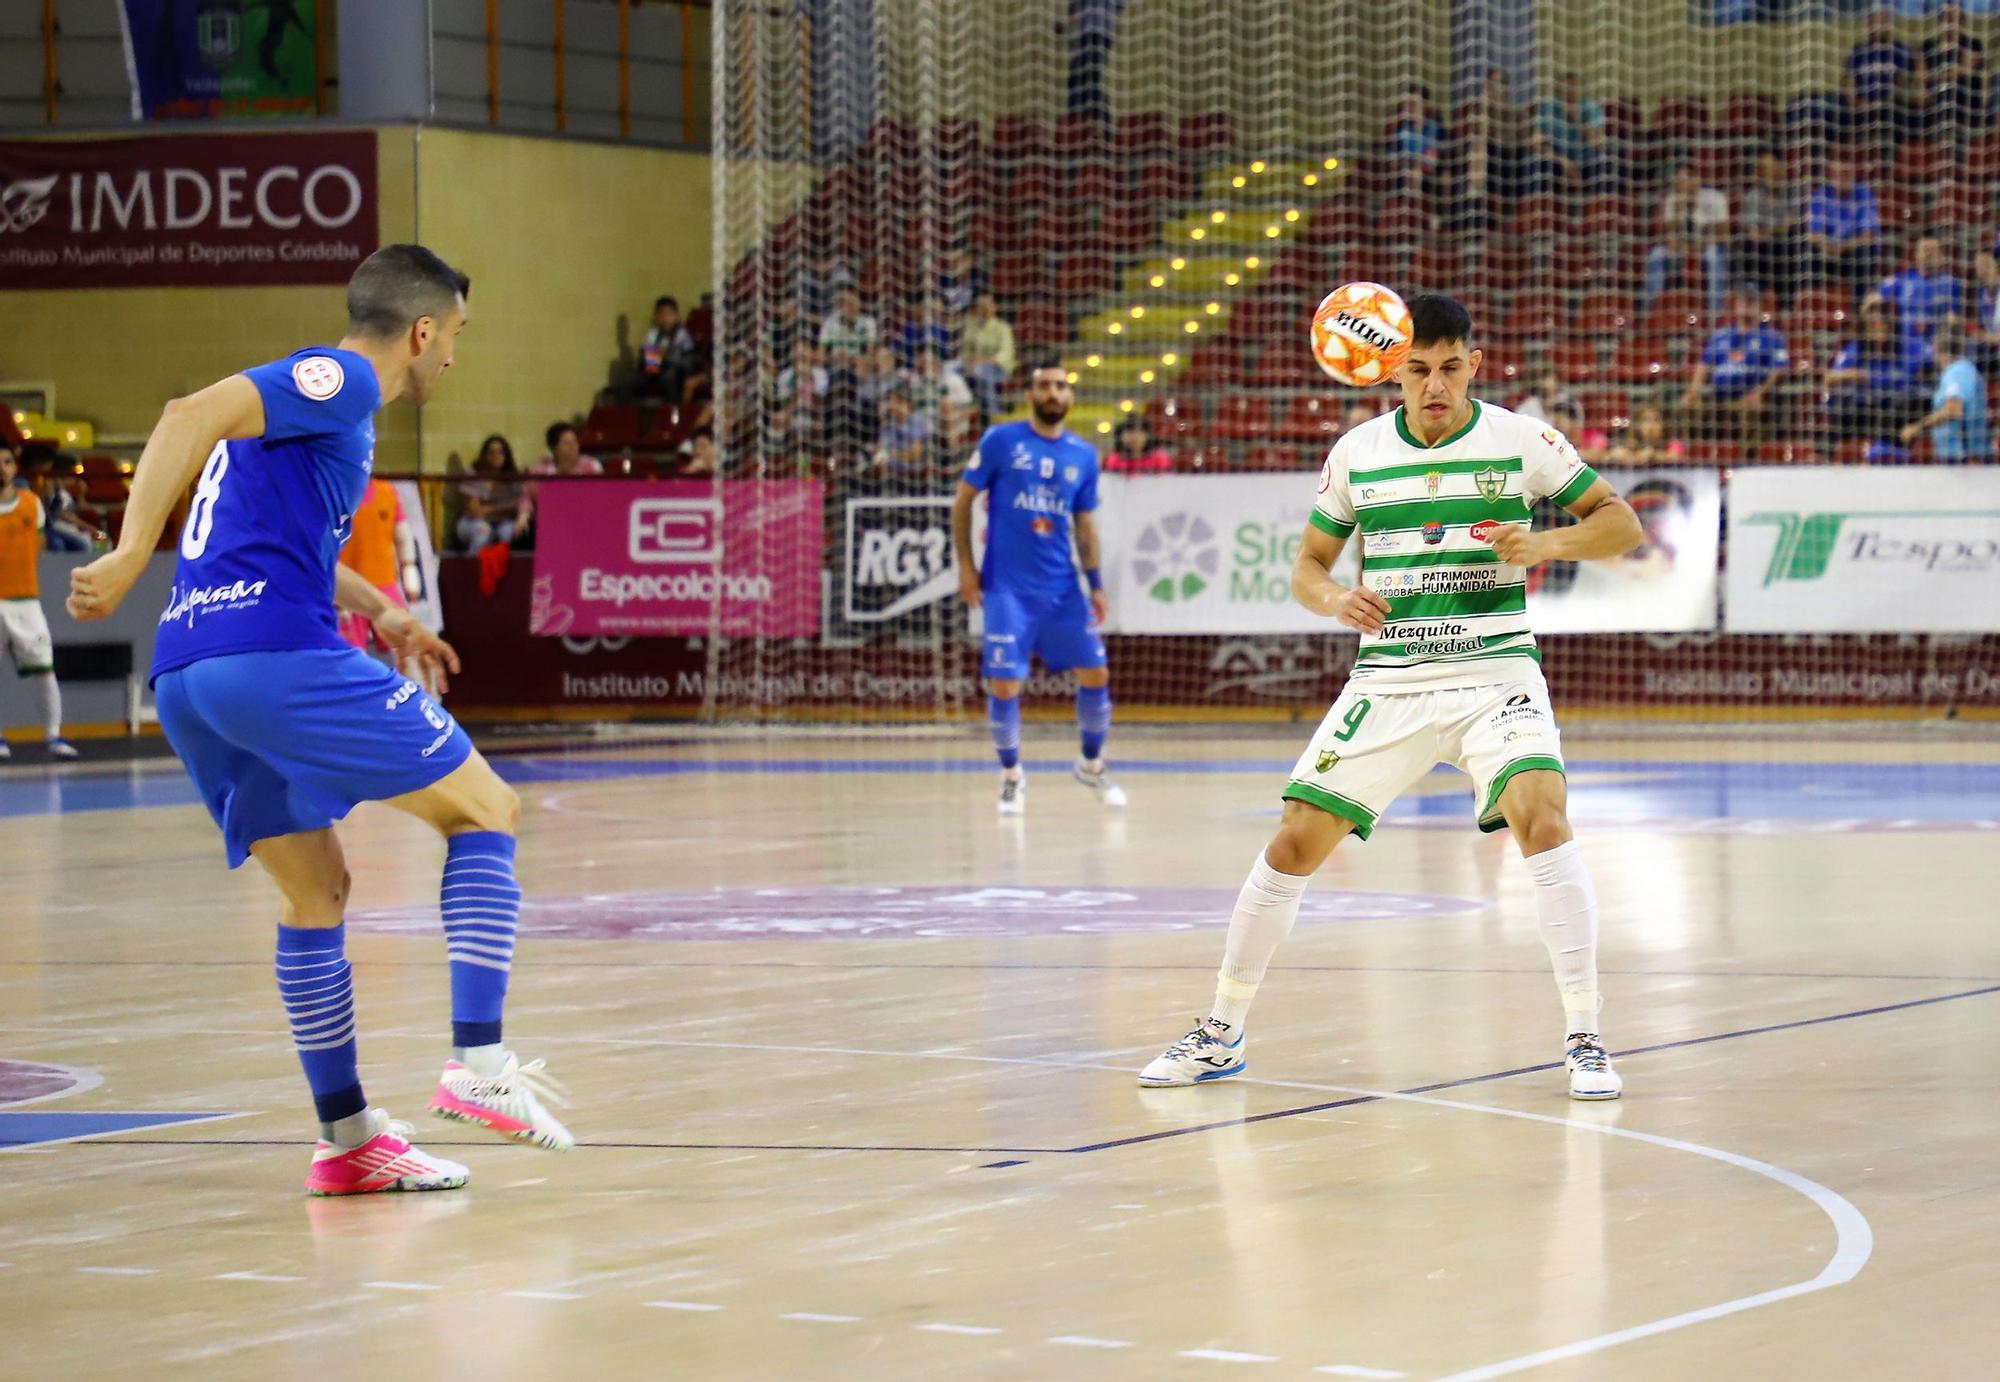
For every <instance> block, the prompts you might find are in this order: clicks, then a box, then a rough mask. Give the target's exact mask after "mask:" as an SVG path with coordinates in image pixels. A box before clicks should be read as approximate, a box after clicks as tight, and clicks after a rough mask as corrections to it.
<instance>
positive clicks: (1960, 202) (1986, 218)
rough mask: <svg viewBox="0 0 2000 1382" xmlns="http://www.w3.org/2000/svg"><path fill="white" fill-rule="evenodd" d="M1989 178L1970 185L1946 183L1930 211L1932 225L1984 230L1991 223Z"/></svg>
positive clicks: (1966, 183)
mask: <svg viewBox="0 0 2000 1382" xmlns="http://www.w3.org/2000/svg"><path fill="white" fill-rule="evenodd" d="M1993 182H1994V179H1993V178H1991V177H1986V178H1981V179H1979V180H1977V181H1969V182H1948V183H1946V184H1945V185H1944V187H1943V188H1941V189H1940V190H1939V192H1938V198H1937V205H1936V206H1934V207H1932V208H1931V224H1933V225H1936V226H1946V227H1952V226H1957V227H1963V228H1965V229H1969V230H1976V231H1983V230H1985V229H1986V227H1987V226H1988V225H1990V224H1991V223H1992V221H1993Z"/></svg>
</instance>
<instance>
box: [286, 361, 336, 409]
mask: <svg viewBox="0 0 2000 1382" xmlns="http://www.w3.org/2000/svg"><path fill="white" fill-rule="evenodd" d="M292 382H293V383H294V384H297V385H298V386H299V392H300V393H302V394H304V395H305V396H306V397H307V398H310V399H312V400H313V401H314V402H315V403H324V402H326V401H327V400H328V399H329V398H332V397H333V396H334V395H335V394H337V393H339V392H340V386H341V385H343V384H345V383H346V382H347V375H346V373H345V372H344V371H342V369H341V368H340V361H338V360H335V359H333V358H332V357H331V356H327V355H312V356H308V357H307V358H306V359H303V360H301V361H299V362H298V363H297V364H295V365H293V366H292Z"/></svg>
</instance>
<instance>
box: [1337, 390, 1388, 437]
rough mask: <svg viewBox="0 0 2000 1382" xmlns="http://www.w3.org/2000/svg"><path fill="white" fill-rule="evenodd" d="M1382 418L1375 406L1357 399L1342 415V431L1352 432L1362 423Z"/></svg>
mask: <svg viewBox="0 0 2000 1382" xmlns="http://www.w3.org/2000/svg"><path fill="white" fill-rule="evenodd" d="M1380 416H1381V413H1380V412H1379V411H1378V410H1377V409H1376V407H1375V405H1374V404H1372V403H1367V402H1364V401H1363V400H1361V399H1358V398H1357V399H1355V400H1354V401H1353V402H1352V403H1350V404H1348V405H1347V408H1346V410H1345V411H1344V412H1342V413H1341V415H1340V430H1341V431H1343V432H1352V431H1353V430H1354V429H1355V428H1357V427H1359V426H1360V425H1361V424H1362V423H1364V422H1373V421H1374V420H1375V419H1376V418H1378V417H1380Z"/></svg>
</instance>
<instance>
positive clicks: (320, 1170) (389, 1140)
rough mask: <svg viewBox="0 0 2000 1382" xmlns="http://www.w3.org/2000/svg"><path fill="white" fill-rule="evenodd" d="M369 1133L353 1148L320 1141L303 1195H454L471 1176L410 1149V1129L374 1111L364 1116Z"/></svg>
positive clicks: (448, 1163)
mask: <svg viewBox="0 0 2000 1382" xmlns="http://www.w3.org/2000/svg"><path fill="white" fill-rule="evenodd" d="M368 1118H369V1126H370V1127H371V1128H372V1129H373V1131H374V1136H372V1137H370V1138H369V1139H368V1140H367V1141H366V1142H364V1143H362V1144H361V1145H360V1146H359V1147H336V1146H334V1145H333V1144H332V1143H331V1142H324V1141H322V1142H321V1143H320V1144H319V1148H318V1150H317V1151H315V1152H314V1153H313V1159H312V1171H311V1172H310V1173H309V1174H308V1175H307V1176H306V1193H307V1194H309V1195H372V1194H375V1193H377V1192H379V1191H385V1190H456V1189H457V1188H458V1187H459V1186H461V1185H464V1184H465V1182H466V1178H467V1177H468V1176H469V1175H470V1174H471V1173H470V1172H469V1171H467V1170H466V1169H465V1168H464V1167H463V1166H460V1165H459V1164H458V1163H457V1162H455V1161H446V1160H445V1159H444V1158H443V1157H438V1156H432V1155H430V1153H428V1152H424V1151H420V1150H418V1149H417V1148H415V1147H412V1146H411V1145H410V1140H409V1138H410V1132H411V1128H410V1125H409V1124H408V1123H398V1122H396V1121H394V1120H393V1119H391V1118H390V1117H389V1115H388V1114H386V1113H384V1112H383V1111H382V1110H381V1109H379V1108H374V1109H370V1110H368Z"/></svg>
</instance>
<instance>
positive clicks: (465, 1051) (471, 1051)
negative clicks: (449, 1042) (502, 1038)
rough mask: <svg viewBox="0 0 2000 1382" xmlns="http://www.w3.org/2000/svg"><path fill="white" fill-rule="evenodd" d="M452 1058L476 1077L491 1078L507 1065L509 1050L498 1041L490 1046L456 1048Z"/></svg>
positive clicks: (453, 1049)
mask: <svg viewBox="0 0 2000 1382" xmlns="http://www.w3.org/2000/svg"><path fill="white" fill-rule="evenodd" d="M451 1058H452V1059H453V1060H455V1061H457V1062H458V1063H459V1064H460V1065H462V1066H464V1067H465V1068H466V1069H467V1070H470V1071H471V1072H472V1073H473V1074H475V1075H480V1076H488V1077H490V1076H493V1075H497V1074H499V1073H500V1068H501V1067H502V1066H504V1065H505V1064H506V1063H507V1048H506V1047H505V1046H502V1045H501V1044H500V1043H499V1042H497V1041H496V1042H494V1043H493V1044H492V1045H490V1046H454V1047H453V1048H452V1052H451Z"/></svg>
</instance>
